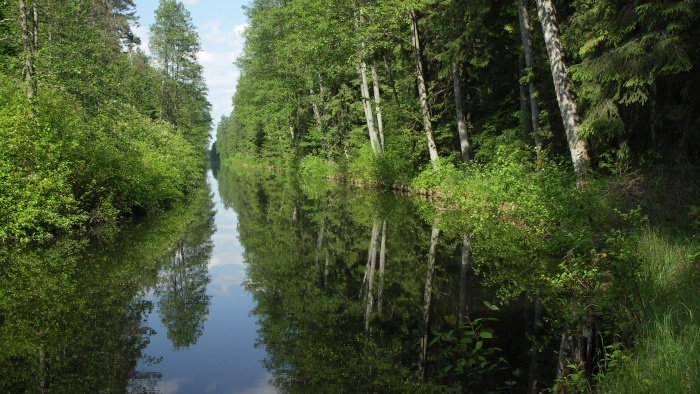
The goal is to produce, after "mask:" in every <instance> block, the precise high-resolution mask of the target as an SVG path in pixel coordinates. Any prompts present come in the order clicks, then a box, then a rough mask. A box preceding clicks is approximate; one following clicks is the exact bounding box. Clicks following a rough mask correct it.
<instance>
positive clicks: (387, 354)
mask: <svg viewBox="0 0 700 394" xmlns="http://www.w3.org/2000/svg"><path fill="white" fill-rule="evenodd" d="M218 176H219V185H220V190H221V196H222V199H223V202H224V204H225V205H226V206H227V207H228V206H230V207H232V208H233V209H234V210H235V211H236V212H237V214H238V218H239V223H238V230H239V239H240V242H241V244H242V245H243V246H244V247H245V254H244V257H245V262H246V264H247V270H246V272H247V276H248V281H247V282H246V287H247V289H248V290H249V291H250V292H251V293H252V294H253V297H254V299H255V301H256V305H255V309H254V310H253V312H252V313H253V315H254V316H255V317H256V318H257V319H258V325H259V330H258V334H259V337H258V339H257V344H258V346H259V347H261V348H264V349H265V350H266V351H267V357H266V359H265V361H264V365H265V367H266V368H267V369H268V370H269V371H270V372H271V373H272V375H273V377H274V383H275V386H276V388H277V389H278V390H279V391H280V392H324V391H334V390H338V389H339V388H349V387H352V389H353V391H358V392H374V391H380V392H416V391H421V392H423V391H430V390H438V391H450V390H456V391H468V392H487V391H501V390H514V391H516V392H524V391H527V387H528V380H529V379H528V378H529V377H528V369H529V365H528V364H529V362H530V359H531V356H532V354H531V342H530V341H529V340H528V336H526V333H527V332H528V331H532V327H533V322H532V318H530V317H528V318H527V319H525V318H524V315H523V305H524V303H525V304H526V305H527V308H528V310H531V309H533V308H532V306H530V303H529V302H528V301H527V298H526V297H525V298H520V297H518V296H517V294H516V296H514V297H512V298H511V299H512V302H506V301H504V300H503V299H501V300H500V301H499V305H500V309H498V310H496V308H489V307H488V305H487V304H485V303H484V301H487V302H491V303H494V302H496V300H498V298H497V296H496V289H495V288H493V287H491V286H485V285H484V284H483V282H484V281H483V276H481V277H479V276H475V275H474V272H473V269H472V268H470V266H471V263H470V260H473V259H474V257H473V253H474V251H473V250H472V248H473V245H474V241H473V238H472V235H471V233H465V229H464V227H465V226H464V225H461V226H453V227H452V228H450V225H449V223H450V222H460V221H462V222H463V221H464V219H463V218H461V217H459V213H458V212H454V213H453V212H450V211H445V210H442V211H440V210H437V211H436V210H435V209H434V207H432V206H430V205H429V204H427V205H426V203H425V202H422V201H420V200H412V199H407V198H403V197H397V196H393V195H383V194H378V193H373V192H369V191H365V190H349V189H347V188H345V187H343V186H340V185H332V184H328V183H325V182H321V183H320V184H315V183H313V182H312V183H311V184H308V183H307V184H304V183H302V184H299V183H298V181H297V180H296V179H293V178H287V177H284V176H278V175H275V174H272V173H267V172H251V171H249V170H242V169H230V168H223V169H221V170H220V172H219V174H218ZM442 229H446V231H445V232H444V233H443V232H441V230H442ZM465 234H466V235H465ZM477 244H478V243H477ZM484 249H485V248H484V247H483V246H481V247H480V249H479V250H478V252H483V251H484ZM496 261H498V260H496ZM479 267H480V269H481V271H480V272H481V275H484V273H489V271H488V270H489V269H491V268H490V267H489V268H485V265H483V264H482V265H479ZM504 274H506V273H505V272H504V273H501V274H500V275H504ZM493 277H494V280H495V278H496V277H497V276H496V275H493ZM489 305H490V304H489ZM538 313H539V314H541V312H538ZM460 324H463V328H460V329H458V327H459V326H460ZM469 327H472V328H471V331H472V333H471V334H470V328H469ZM474 327H478V329H479V331H478V332H477V337H476V338H474V333H473V331H474ZM445 333H453V334H450V335H448V336H445V335H441V334H445ZM457 335H462V337H460V338H457V339H456V342H455V340H454V339H451V338H452V337H455V336H457ZM470 335H471V337H470ZM532 337H533V335H530V336H529V338H532ZM436 338H437V339H436ZM472 340H473V343H472V344H471V345H469V344H468V343H467V342H466V341H472ZM538 355H539V353H538ZM470 357H473V359H474V360H476V361H474V362H476V363H477V367H471V368H470V369H469V370H467V368H466V367H463V366H464V365H466V363H471V362H473V360H471V359H470ZM535 360H536V359H535ZM535 362H537V361H535ZM460 363H462V364H460ZM460 365H462V366H460ZM479 365H480V367H479ZM506 382H508V383H506ZM508 385H510V386H512V387H510V388H509V386H508Z"/></svg>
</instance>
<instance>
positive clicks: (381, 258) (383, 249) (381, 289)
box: [377, 219, 386, 316]
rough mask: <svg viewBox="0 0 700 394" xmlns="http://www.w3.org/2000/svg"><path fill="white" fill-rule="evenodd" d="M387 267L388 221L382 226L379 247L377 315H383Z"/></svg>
mask: <svg viewBox="0 0 700 394" xmlns="http://www.w3.org/2000/svg"><path fill="white" fill-rule="evenodd" d="M385 266H386V219H384V224H382V241H381V246H380V247H379V278H378V281H379V283H377V313H378V314H379V315H380V316H381V314H382V296H383V295H384V267H385Z"/></svg>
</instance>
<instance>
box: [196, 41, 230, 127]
mask: <svg viewBox="0 0 700 394" xmlns="http://www.w3.org/2000/svg"><path fill="white" fill-rule="evenodd" d="M239 54H240V49H238V50H234V51H230V52H223V53H216V52H204V51H202V52H199V53H197V60H198V62H199V64H201V65H202V67H203V68H204V72H203V74H204V80H205V81H206V84H207V87H209V96H208V97H209V102H210V103H211V104H212V115H213V116H214V121H215V122H216V121H218V118H219V117H220V116H221V115H229V114H230V113H231V110H232V109H233V107H232V106H231V97H232V96H233V93H235V91H236V82H237V81H238V76H239V74H240V73H239V71H238V69H237V68H236V66H234V65H233V62H234V61H235V60H236V58H237V57H238V55H239Z"/></svg>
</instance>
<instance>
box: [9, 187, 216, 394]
mask: <svg viewBox="0 0 700 394" xmlns="http://www.w3.org/2000/svg"><path fill="white" fill-rule="evenodd" d="M213 232H214V226H213V210H212V204H211V199H210V198H209V195H208V192H207V191H204V190H203V191H202V194H201V195H199V196H196V197H193V198H192V200H191V201H190V203H189V204H188V205H183V206H178V207H175V208H173V209H172V210H170V211H168V212H166V213H164V214H162V215H159V216H158V217H156V218H152V219H150V220H148V221H144V222H141V223H136V224H132V225H125V226H124V228H123V229H121V230H119V231H117V232H113V233H109V234H106V235H103V236H102V237H100V238H99V239H93V240H90V239H87V238H81V239H65V238H64V239H58V240H55V241H53V242H51V243H48V244H43V245H32V246H17V245H14V246H8V245H3V246H2V247H0V392H3V393H16V392H17V393H19V392H67V393H88V392H128V391H138V390H140V389H139V387H140V388H147V387H155V382H156V381H157V380H158V379H159V376H160V374H159V373H158V372H149V373H138V372H137V373H135V372H134V369H135V367H136V365H137V362H138V360H139V359H140V358H142V357H146V358H148V357H147V356H145V355H143V350H144V349H145V347H146V346H147V344H148V343H149V337H150V335H152V330H151V329H150V328H148V327H147V326H146V324H145V321H146V318H147V316H148V314H149V313H150V312H151V310H152V308H153V305H152V303H151V302H149V301H144V296H145V295H146V294H147V293H148V291H149V289H152V288H156V289H158V290H157V291H159V292H162V295H163V296H162V298H161V299H160V300H159V301H158V303H159V306H160V305H161V304H163V305H167V307H165V308H163V310H165V311H167V312H166V313H165V314H164V315H165V316H168V317H167V319H168V321H169V322H172V323H171V326H172V327H173V332H174V334H173V335H172V337H173V338H177V339H175V340H174V341H173V343H174V344H176V343H177V344H178V345H185V344H186V343H193V342H194V341H196V338H197V336H198V335H200V334H201V321H203V320H204V319H206V315H207V302H206V300H207V298H206V296H203V294H204V293H203V292H204V289H205V287H206V284H207V283H208V281H209V279H208V276H207V270H206V265H207V260H208V256H209V255H210V253H211V235H212V234H213ZM173 249H178V254H179V253H182V252H184V254H183V256H185V258H184V259H179V260H178V261H177V264H175V263H174V262H173V261H172V260H171V259H170V257H171V256H174V254H173V252H172V250H173ZM164 262H165V264H164V265H165V271H166V272H169V273H171V274H172V275H173V277H175V278H177V280H178V283H179V284H186V286H184V290H183V291H178V292H177V293H176V296H173V295H172V294H173V293H172V292H168V291H167V289H165V288H164V287H163V286H161V281H160V279H159V278H161V277H162V276H159V275H158V272H159V271H161V268H163V267H162V265H163V263H164ZM178 289H179V290H182V289H183V287H178ZM174 300H177V302H180V303H181V304H180V305H177V303H176V302H175V301H174ZM190 305H191V306H193V307H194V308H193V312H189V306H190ZM161 308H162V307H161ZM171 311H172V312H171ZM182 311H188V312H187V313H182ZM164 320H165V319H164ZM183 327H187V328H186V329H183ZM192 327H194V329H192ZM148 359H149V360H150V361H152V362H153V363H157V361H158V358H157V356H156V357H151V358H148Z"/></svg>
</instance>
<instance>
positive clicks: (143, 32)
mask: <svg viewBox="0 0 700 394" xmlns="http://www.w3.org/2000/svg"><path fill="white" fill-rule="evenodd" d="M131 31H133V32H134V34H135V35H136V37H138V38H140V39H141V45H139V48H141V50H142V51H144V52H146V54H148V55H149V56H150V55H151V53H150V52H149V51H148V43H149V39H148V27H146V26H132V27H131Z"/></svg>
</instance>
